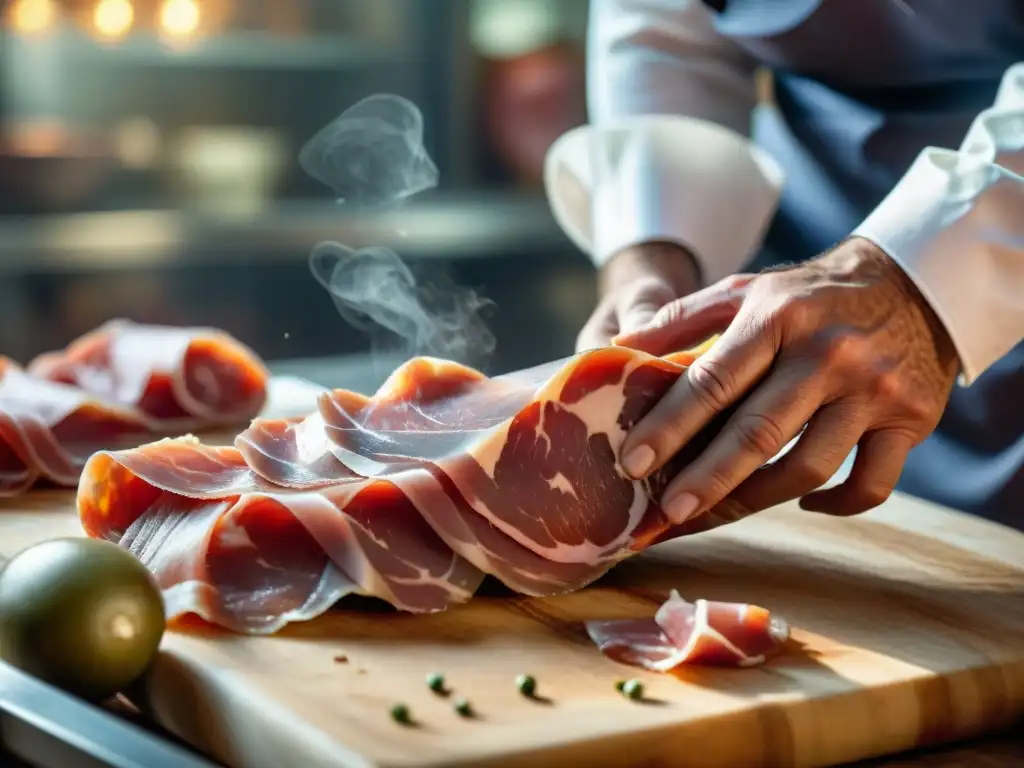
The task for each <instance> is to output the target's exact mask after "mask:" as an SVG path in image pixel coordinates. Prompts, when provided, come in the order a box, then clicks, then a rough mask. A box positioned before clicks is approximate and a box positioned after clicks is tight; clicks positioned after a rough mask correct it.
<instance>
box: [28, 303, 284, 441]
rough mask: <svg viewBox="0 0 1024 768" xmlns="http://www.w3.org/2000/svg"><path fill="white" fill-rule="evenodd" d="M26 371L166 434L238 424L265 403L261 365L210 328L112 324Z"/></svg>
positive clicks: (257, 360)
mask: <svg viewBox="0 0 1024 768" xmlns="http://www.w3.org/2000/svg"><path fill="white" fill-rule="evenodd" d="M28 371H29V373H31V374H32V375H34V376H39V377H40V378H45V379H49V380H51V381H58V382H62V383H65V384H73V385H75V386H77V387H80V388H81V389H83V390H85V391H86V392H88V393H89V394H91V395H93V396H95V397H99V398H102V399H104V400H110V401H112V402H116V403H120V404H122V405H125V406H132V407H135V408H138V409H139V410H140V411H142V412H143V413H145V414H146V415H147V416H149V417H150V418H151V419H153V420H154V421H156V422H159V423H160V425H161V426H162V427H163V428H164V429H165V431H168V432H169V431H175V430H177V431H186V430H194V429H199V428H201V427H211V426H217V425H224V424H241V423H245V422H247V421H248V420H249V419H251V418H253V417H254V416H256V415H257V414H258V413H259V412H260V410H261V409H262V408H263V405H264V402H265V401H266V397H267V378H268V374H267V371H266V369H265V368H264V366H263V364H262V362H261V361H260V359H259V358H258V357H257V356H256V355H255V354H254V353H253V352H252V351H250V350H249V349H248V348H247V347H245V346H243V345H242V344H241V343H240V342H238V341H237V340H235V339H234V338H232V337H231V336H229V335H228V334H226V333H224V332H222V331H217V330H214V329H209V328H174V327H165V326H157V325H139V324H136V323H132V322H129V321H127V320H115V321H112V322H109V323H107V324H105V325H103V326H101V327H100V328H98V329H97V330H95V331H93V332H91V333H88V334H86V335H85V336H82V337H81V338H80V339H78V340H77V341H74V342H72V343H71V345H70V346H68V348H67V349H65V350H63V351H61V352H51V353H47V354H44V355H41V356H39V357H38V358H36V359H35V360H34V361H32V363H31V364H30V365H29V366H28Z"/></svg>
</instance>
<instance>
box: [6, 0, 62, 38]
mask: <svg viewBox="0 0 1024 768" xmlns="http://www.w3.org/2000/svg"><path fill="white" fill-rule="evenodd" d="M7 15H8V19H9V21H10V25H11V28H12V29H14V30H15V31H16V32H20V33H22V34H31V33H33V32H43V31H44V30H46V29H47V28H49V27H50V26H51V25H52V24H53V23H54V21H56V20H57V3H56V2H55V0H13V2H12V3H11V4H10V5H9V6H8V8H7Z"/></svg>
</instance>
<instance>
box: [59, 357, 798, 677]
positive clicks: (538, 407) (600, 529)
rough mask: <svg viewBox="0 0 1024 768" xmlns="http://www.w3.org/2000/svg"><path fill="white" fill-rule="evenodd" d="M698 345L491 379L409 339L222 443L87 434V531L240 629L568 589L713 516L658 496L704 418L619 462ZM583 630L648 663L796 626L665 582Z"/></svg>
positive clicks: (167, 589)
mask: <svg viewBox="0 0 1024 768" xmlns="http://www.w3.org/2000/svg"><path fill="white" fill-rule="evenodd" d="M693 359H695V352H688V353H680V354H676V355H672V356H668V357H665V358H657V357H652V356H650V355H646V354H644V353H641V352H636V351H632V350H628V349H624V348H617V347H608V348H603V349H598V350H593V351H590V352H586V353H583V354H580V355H577V356H574V357H572V358H569V359H568V360H562V361H556V362H554V363H550V364H547V365H543V366H539V367H537V368H532V369H527V370H523V371H517V372H515V373H511V374H507V375H503V376H498V377H494V378H488V377H486V376H484V375H483V374H481V373H480V372H478V371H476V370H473V369H471V368H468V367H465V366H463V365H459V364H457V363H453V362H450V361H444V360H438V359H432V358H415V359H412V360H410V361H409V362H408V363H406V364H405V365H403V366H401V367H400V368H398V369H397V370H396V371H395V372H394V373H393V374H392V375H391V377H390V378H389V379H388V380H387V381H386V382H385V383H384V385H383V386H382V387H381V388H380V389H379V390H378V391H377V393H376V394H375V395H373V396H372V397H366V396H364V395H360V394H357V393H354V392H350V391H347V390H340V389H339V390H334V391H326V392H324V393H323V394H322V395H321V397H320V399H319V405H318V408H317V410H316V411H315V412H313V413H311V414H309V415H308V416H306V417H305V418H302V419H293V420H284V419H256V420H254V421H252V423H251V425H250V426H249V428H248V429H246V430H245V431H243V432H241V434H239V435H238V436H237V438H236V439H235V441H234V445H233V446H231V447H215V446H211V445H207V444H204V443H202V442H200V441H199V440H198V439H196V438H194V437H190V436H187V437H179V438H175V439H164V440H160V441H157V442H153V443H149V444H147V445H143V446H142V447H137V448H132V449H128V450H121V451H117V450H112V451H107V450H105V451H100V452H98V453H96V454H95V455H93V456H92V457H91V458H90V459H89V461H88V463H87V464H86V465H85V468H84V471H83V473H82V478H81V482H80V484H79V489H78V508H79V513H80V515H81V520H82V523H83V525H84V527H85V530H86V532H87V533H88V534H89V535H90V536H94V537H99V538H105V539H109V540H113V541H116V542H118V543H120V544H121V545H122V546H124V547H125V548H127V549H128V550H129V551H131V552H132V553H133V554H135V555H136V556H137V557H138V558H139V559H140V560H141V561H142V562H143V563H145V564H146V565H147V566H148V567H149V568H150V570H151V571H152V572H153V573H154V574H155V576H156V578H157V580H158V583H159V585H160V587H161V588H162V590H163V592H164V596H165V600H166V603H167V612H168V615H169V616H170V617H172V618H173V617H178V616H184V615H186V614H198V615H199V616H201V617H203V618H204V619H206V620H207V621H210V622H213V623H216V624H219V625H221V626H223V627H227V628H229V629H232V630H234V631H237V632H242V633H249V634H266V633H272V632H275V631H277V630H278V629H280V628H282V627H283V626H285V625H286V624H288V623H289V622H294V621H301V620H306V619H310V618H313V617H315V616H317V615H319V614H321V613H323V612H324V611H326V610H327V609H328V608H330V607H331V606H332V605H333V604H334V603H336V602H337V601H338V600H339V599H340V598H342V597H344V596H346V595H350V594H359V595H366V596H372V597H376V598H380V599H382V600H385V601H387V602H388V603H390V604H391V605H392V606H394V607H395V608H397V609H399V610H402V611H409V612H414V613H427V612H436V611H443V610H446V609H448V608H450V607H452V606H453V605H456V604H458V603H462V602H464V601H466V600H469V599H470V598H471V597H472V595H473V594H474V592H475V591H476V589H477V587H478V586H479V585H480V583H481V581H482V580H483V579H484V578H485V576H486V575H491V576H493V577H495V578H497V579H499V580H500V581H501V582H503V583H504V584H505V585H507V586H508V587H510V588H511V589H513V590H515V591H516V592H519V593H523V594H527V595H534V596H549V595H556V594H562V593H566V592H571V591H574V590H578V589H580V588H582V587H584V586H586V585H587V584H589V583H591V582H592V581H594V580H595V579H597V578H599V577H600V576H601V575H603V574H604V573H605V572H607V571H608V570H609V569H610V568H612V567H613V566H614V565H615V564H616V563H618V562H620V561H622V560H623V559H625V558H627V557H630V556H631V555H633V554H635V553H637V552H639V551H641V550H643V549H644V548H646V547H648V546H651V545H652V544H655V543H657V542H660V541H664V540H666V539H668V538H672V537H674V536H678V535H680V534H684V533H692V532H696V531H700V530H705V529H707V528H710V527H713V526H714V525H716V524H717V522H720V521H716V520H714V519H713V518H711V517H709V516H707V515H705V516H701V517H700V518H698V519H697V520H693V521H689V522H687V523H685V524H678V523H677V522H674V521H673V520H670V519H669V518H668V517H667V516H666V514H665V512H664V511H663V510H662V509H661V507H660V506H659V505H658V503H657V499H658V498H659V497H660V495H661V491H662V490H663V488H664V486H665V485H666V484H667V482H668V480H669V479H671V477H672V476H673V475H674V473H675V472H676V471H678V470H679V469H680V468H681V466H682V465H684V464H685V463H686V462H687V461H689V460H690V458H691V457H692V456H693V455H695V454H696V452H698V451H700V450H701V449H702V447H703V446H704V445H706V443H707V441H708V440H709V439H710V435H711V434H713V428H709V430H708V434H707V435H705V436H702V437H700V438H699V439H697V440H694V441H692V442H691V444H690V445H689V446H688V447H687V448H686V450H684V451H683V452H682V453H681V454H680V455H678V456H677V457H676V458H675V459H674V460H673V461H672V462H671V463H670V465H669V466H667V467H666V468H665V469H664V470H662V471H661V472H659V473H657V474H655V475H653V476H652V477H650V478H648V479H646V480H643V481H638V480H634V479H632V478H631V477H629V476H628V475H627V474H626V473H625V471H624V470H623V469H622V468H621V467H620V465H619V463H618V460H617V456H618V451H619V447H620V445H621V443H622V441H623V439H624V437H625V435H626V432H627V430H629V428H630V427H631V426H632V425H633V424H634V423H636V422H637V421H638V420H639V419H640V418H641V417H642V416H643V415H644V414H645V413H646V412H647V411H648V410H649V409H650V408H651V407H652V406H653V405H654V404H655V403H656V402H657V400H658V399H659V398H660V397H661V396H662V395H664V393H665V392H666V391H667V390H668V388H669V387H671V386H672V384H673V382H674V381H675V380H676V379H677V378H678V377H679V376H680V375H681V374H682V373H683V372H684V371H685V369H686V367H687V366H688V365H689V364H690V363H691V362H692V361H693ZM588 629H589V630H590V632H591V636H592V637H593V638H594V640H595V642H596V643H597V644H598V645H599V647H601V648H602V650H604V651H605V652H606V653H608V655H610V656H612V657H613V658H617V659H619V660H622V661H627V662H630V663H635V664H640V665H642V666H647V667H649V668H652V669H660V668H666V669H667V668H670V667H671V666H674V665H675V664H678V663H683V662H685V661H687V660H688V659H697V660H700V661H704V662H708V663H728V664H733V665H748V664H755V663H759V662H760V661H761V660H763V659H764V658H765V657H766V656H767V655H768V653H769V652H770V651H771V650H773V649H775V648H777V647H778V646H780V645H781V644H782V643H783V642H785V639H786V637H787V636H788V629H787V628H786V626H785V624H784V623H783V622H780V621H778V620H776V619H773V618H772V617H770V616H769V615H768V613H767V612H766V611H763V610H762V609H759V608H756V607H754V606H746V605H732V604H724V603H707V602H706V601H698V602H697V603H695V604H692V603H688V602H686V601H685V600H682V598H680V597H679V596H678V595H673V596H672V597H671V598H670V599H669V600H668V601H667V602H666V603H665V605H664V606H663V607H662V609H661V610H660V611H659V612H658V614H657V615H656V616H655V617H654V618H653V619H651V620H648V621H640V622H636V621H632V622H622V623H619V622H592V623H591V624H590V625H589V627H588ZM626 647H628V648H631V649H632V651H631V652H624V651H623V649H624V648H626ZM637 649H641V650H640V651H638V650H637Z"/></svg>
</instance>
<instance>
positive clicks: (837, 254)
mask: <svg viewBox="0 0 1024 768" xmlns="http://www.w3.org/2000/svg"><path fill="white" fill-rule="evenodd" d="M826 258H833V259H834V260H835V262H836V263H837V264H838V265H839V267H840V269H841V270H843V271H846V270H847V269H850V270H851V271H852V273H853V275H854V276H856V277H855V279H856V278H859V279H861V280H864V281H865V282H868V281H872V280H875V281H883V282H884V283H885V284H886V285H888V286H890V289H891V290H893V291H894V292H895V294H896V295H898V297H899V298H900V299H901V300H902V301H905V302H907V303H908V304H909V305H911V306H913V307H914V308H916V309H917V311H918V313H919V315H920V317H921V319H922V320H923V321H924V323H925V325H926V327H927V330H928V333H929V336H930V337H931V340H932V343H933V344H934V346H935V351H936V353H937V354H938V356H939V358H940V359H941V360H944V361H955V360H956V359H957V355H956V350H955V348H954V345H953V341H952V338H951V337H950V334H949V332H948V331H947V330H946V326H945V325H943V323H942V321H941V320H940V319H939V316H938V315H937V314H936V312H935V310H934V308H933V307H932V305H931V303H930V302H929V301H928V299H927V298H926V297H925V296H924V294H923V293H921V290H920V289H919V288H918V287H917V285H916V284H915V283H914V281H913V280H912V279H911V278H910V276H909V275H908V274H907V273H906V271H904V269H903V268H902V267H901V266H900V265H899V264H898V263H897V262H896V261H895V260H894V259H893V258H892V257H890V256H889V254H888V253H886V252H885V251H884V250H883V249H882V248H880V247H879V246H878V245H877V244H876V243H874V242H873V241H871V240H869V239H867V238H866V237H860V236H858V235H854V236H852V237H850V238H848V239H847V240H846V241H845V242H844V244H843V245H841V246H840V247H838V248H836V249H835V250H834V251H833V252H832V253H831V254H829V255H828V256H826Z"/></svg>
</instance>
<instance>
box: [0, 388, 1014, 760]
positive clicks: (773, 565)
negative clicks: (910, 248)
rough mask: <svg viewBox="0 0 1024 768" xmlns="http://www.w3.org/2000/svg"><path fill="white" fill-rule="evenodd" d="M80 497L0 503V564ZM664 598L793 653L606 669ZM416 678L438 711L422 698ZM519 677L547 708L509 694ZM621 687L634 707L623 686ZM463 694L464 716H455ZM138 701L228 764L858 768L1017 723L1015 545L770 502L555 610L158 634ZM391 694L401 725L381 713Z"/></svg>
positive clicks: (994, 530) (954, 530)
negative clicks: (667, 671)
mask: <svg viewBox="0 0 1024 768" xmlns="http://www.w3.org/2000/svg"><path fill="white" fill-rule="evenodd" d="M307 394H308V393H307ZM278 400H280V398H278ZM286 405H287V404H284V405H282V403H281V402H276V403H274V404H273V406H272V410H278V409H280V408H281V407H285V406H286ZM293 405H294V404H293ZM292 410H294V407H293V408H292ZM72 506H73V497H72V494H70V493H62V492H56V493H55V492H38V493H33V494H29V495H28V496H26V497H24V498H23V499H21V500H19V501H18V502H17V503H10V502H8V503H6V504H3V503H0V555H6V556H10V555H11V554H13V553H14V552H16V551H18V550H20V549H21V548H23V547H25V546H28V545H30V544H32V543H34V542H37V541H40V540H43V539H46V538H50V537H53V536H61V535H75V534H78V533H79V531H80V529H79V526H78V522H77V518H76V517H75V514H74V511H73V508H72ZM673 588H676V589H679V590H680V592H681V593H682V594H683V596H684V597H688V598H690V599H695V598H698V597H705V598H709V599H718V600H735V601H745V602H754V603H758V604H760V605H763V606H765V607H768V608H770V609H771V610H773V611H775V612H777V613H778V614H779V615H781V616H783V617H785V618H787V619H788V620H789V621H790V622H791V623H792V624H793V626H794V632H793V641H792V642H791V644H790V646H789V647H788V648H787V650H786V652H785V653H784V654H783V655H782V656H780V657H779V658H777V659H775V660H774V661H773V662H771V663H770V664H768V665H767V666H765V667H763V668H758V669H749V670H730V669H718V670H716V669H688V670H685V671H683V672H680V673H679V674H678V675H658V674H653V673H643V672H639V671H637V670H635V669H632V668H627V667H623V666H620V665H617V664H615V663H613V662H611V661H610V660H608V659H606V658H605V657H604V656H603V655H602V654H601V653H600V652H599V651H598V650H597V649H596V648H595V647H594V646H593V645H592V644H591V643H590V641H589V640H588V638H587V636H586V634H585V632H584V631H583V629H582V624H581V623H582V621H583V620H585V619H593V618H617V617H635V616H650V615H652V613H653V612H654V610H655V609H656V608H657V606H658V604H659V602H660V601H661V600H662V599H663V598H664V597H665V596H666V595H667V594H668V592H669V590H670V589H673ZM432 671H441V672H443V673H444V674H445V676H446V679H447V680H448V682H449V685H450V686H451V688H452V689H453V693H452V695H451V696H449V697H447V698H446V697H442V696H438V695H437V694H434V693H432V692H431V691H429V690H428V689H427V687H426V685H425V683H424V677H425V675H427V674H428V673H430V672H432ZM520 673H528V674H532V675H533V676H535V677H536V679H537V683H538V693H539V698H537V699H535V700H530V699H526V698H524V697H523V696H521V695H520V694H519V693H518V691H517V690H516V687H515V683H514V681H515V677H516V676H517V675H518V674H520ZM628 677H636V678H638V679H640V680H641V681H642V682H643V684H644V686H645V690H646V692H647V700H646V701H643V702H632V701H628V700H626V699H624V698H623V697H622V696H621V695H619V694H618V693H617V692H616V690H615V688H614V684H615V682H616V681H617V680H620V679H623V678H628ZM457 696H466V697H468V698H469V700H470V701H471V703H472V704H473V707H474V709H475V710H476V712H477V713H478V715H477V717H475V718H473V719H468V720H467V719H463V718H461V717H459V716H458V715H457V714H456V713H455V712H454V710H453V707H452V702H453V700H454V698H455V697H457ZM144 698H145V699H147V702H146V704H147V705H148V707H149V708H150V710H151V712H152V714H153V715H154V716H155V718H156V719H157V720H158V721H159V722H160V723H162V724H163V725H164V726H166V727H168V728H169V729H170V730H171V731H173V732H175V733H177V734H179V735H180V736H182V737H183V738H184V739H186V740H187V741H189V742H191V743H193V744H195V745H196V746H197V747H199V748H200V749H202V750H204V751H206V752H208V753H210V754H212V755H213V756H215V757H217V758H218V759H220V760H222V761H224V762H225V763H227V764H229V765H232V766H256V767H259V768H263V767H264V766H265V767H266V768H280V766H287V765H297V766H298V765H302V766H305V765H310V766H327V767H332V768H333V767H334V766H362V765H394V766H414V765H415V766H434V765H473V766H480V765H521V764H529V765H556V764H566V765H630V766H636V765H700V766H710V765H728V766H753V765H771V766H775V765H786V766H789V765H796V766H805V765H825V764H834V763H839V762H844V761H851V760H856V759H860V758H865V757H869V756H874V755H881V754H887V753H893V752H898V751H902V750H905V749H909V748H911V747H914V746H917V745H922V744H928V743H936V742H940V741H946V740H953V739H958V738H963V737H966V736H969V735H973V734H975V733H978V732H981V731H984V730H987V729H990V728H996V727H1000V726H1003V725H1005V724H1008V723H1010V722H1011V721H1013V720H1014V719H1015V718H1017V717H1020V716H1021V715H1022V714H1024V534H1021V533H1017V532H1015V531H1011V530H1009V529H1007V528H1004V527H1001V526H997V525H994V524H991V523H986V522H984V521H981V520H977V519H974V518H972V517H969V516H966V515H962V514H959V513H956V512H952V511H948V510H945V509H941V508H938V507H936V506H934V505H930V504H925V503H922V502H919V501H915V500H912V499H910V498H908V497H905V496H900V495H897V496H895V497H894V498H892V499H891V500H890V501H889V502H888V503H886V504H885V505H884V506H883V507H881V508H879V509H877V510H874V511H872V512H870V513H868V514H866V515H862V516H860V517H857V518H853V519H831V518H826V517H821V516H815V515H812V514H809V513H804V512H801V511H800V510H799V509H798V508H796V507H795V505H785V506H783V507H779V508H777V509H774V510H771V511H769V512H766V513H763V514H761V515H758V516H756V517H754V518H751V519H749V520H746V521H743V522H741V523H737V524H734V525H732V526H729V527H727V528H724V529H720V530H718V531H714V532H712V533H708V534H703V535H700V536H695V537H691V538H690V539H688V540H679V541H675V542H670V543H667V544H664V545H662V546H659V547H657V548H655V549H653V550H651V551H649V552H647V553H645V554H643V555H641V556H638V557H636V558H634V559H633V560H631V561H629V562H626V563H624V564H622V565H620V566H619V567H618V568H617V569H616V570H615V571H614V572H613V573H612V574H610V575H609V576H608V577H607V578H606V579H605V580H603V581H602V582H601V583H599V584H598V585H595V586H593V587H591V588H589V589H586V590H584V591H582V592H580V593H577V594H574V595H568V596H565V597H560V598H554V599H547V600H537V599H524V598H517V597H509V596H503V595H491V596H481V597H478V598H476V599H475V600H474V601H472V602H471V603H470V604H469V605H466V606H464V607H460V608H457V609H453V610H451V611H449V612H447V613H444V614H439V615H434V616H409V615H397V614H394V613H388V612H382V611H380V610H379V609H375V610H370V609H369V608H367V607H366V606H351V605H350V606H347V607H344V606H343V607H340V608H338V609H336V610H334V611H332V612H331V613H329V614H328V615H326V616H323V617H321V618H320V619H317V620H315V621H311V622H307V623H305V624H301V625H297V626H293V627H291V628H289V629H287V630H285V631H284V632H282V633H280V634H279V635H277V636H274V637H259V638H253V637H240V636H233V635H230V634H228V633H224V632H220V631H217V630H213V629H209V628H205V629H203V628H195V629H193V630H189V631H188V632H177V631H176V632H170V633H168V634H167V636H166V637H165V640H164V643H163V651H162V654H161V656H160V658H159V660H158V662H157V663H156V665H155V667H154V669H153V671H152V673H151V675H150V676H149V679H148V681H147V684H146V690H145V694H144ZM396 702H403V703H406V704H407V705H408V706H409V707H410V709H411V711H412V714H413V716H414V718H415V720H416V721H417V724H416V725H415V726H414V727H409V726H401V725H398V724H396V723H394V722H393V721H392V720H391V719H390V717H389V709H390V707H391V706H392V705H393V704H395V703H396Z"/></svg>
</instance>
